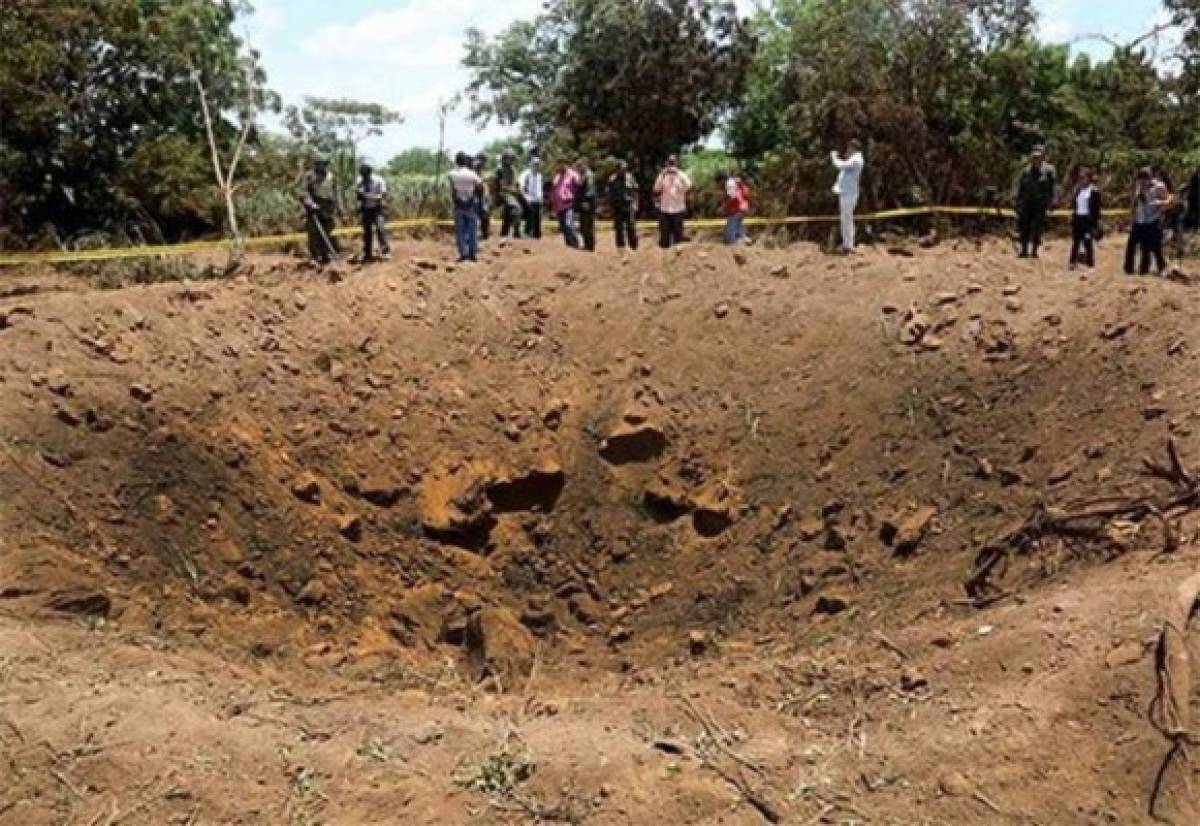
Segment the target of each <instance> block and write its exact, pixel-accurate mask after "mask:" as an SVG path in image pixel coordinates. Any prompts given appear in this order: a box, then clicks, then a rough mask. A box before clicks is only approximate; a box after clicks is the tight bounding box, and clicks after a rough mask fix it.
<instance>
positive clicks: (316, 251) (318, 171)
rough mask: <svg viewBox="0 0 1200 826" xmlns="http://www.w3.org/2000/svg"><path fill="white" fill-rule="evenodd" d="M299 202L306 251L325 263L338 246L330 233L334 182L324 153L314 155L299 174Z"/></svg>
mask: <svg viewBox="0 0 1200 826" xmlns="http://www.w3.org/2000/svg"><path fill="white" fill-rule="evenodd" d="M300 203H301V204H302V205H303V206H304V215H305V228H306V229H307V231H308V254H309V255H310V256H312V259H313V260H314V261H316V262H317V263H319V264H328V263H329V262H330V261H332V260H333V259H334V258H336V257H337V255H338V254H339V253H340V252H341V250H340V248H339V247H338V242H337V238H335V237H334V235H333V230H334V228H335V226H336V218H335V216H336V215H337V213H338V211H339V210H338V191H337V182H336V181H335V180H334V178H333V174H332V173H330V171H329V158H328V157H326V156H325V155H317V156H316V157H315V158H313V161H312V168H311V169H309V170H308V171H307V172H305V173H304V175H303V176H302V177H301V178H300Z"/></svg>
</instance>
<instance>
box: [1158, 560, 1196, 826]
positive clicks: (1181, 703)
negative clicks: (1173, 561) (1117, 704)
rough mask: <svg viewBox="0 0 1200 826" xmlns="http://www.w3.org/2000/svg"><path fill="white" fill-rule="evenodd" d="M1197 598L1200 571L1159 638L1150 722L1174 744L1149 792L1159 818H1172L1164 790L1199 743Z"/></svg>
mask: <svg viewBox="0 0 1200 826" xmlns="http://www.w3.org/2000/svg"><path fill="white" fill-rule="evenodd" d="M1197 599H1200V574H1193V575H1192V576H1190V577H1188V579H1186V580H1184V582H1183V583H1182V584H1181V585H1180V586H1179V588H1178V589H1177V590H1176V592H1175V599H1174V601H1173V602H1172V603H1171V604H1170V605H1169V606H1168V607H1167V616H1166V618H1165V619H1164V621H1163V629H1162V633H1161V634H1160V636H1159V640H1158V656H1157V673H1158V691H1157V692H1156V693H1155V696H1154V700H1153V701H1151V703H1150V711H1149V716H1150V723H1151V725H1153V726H1154V727H1155V728H1156V729H1158V731H1159V732H1160V733H1161V734H1162V735H1163V737H1165V738H1167V740H1169V741H1170V743H1171V747H1170V749H1168V751H1167V753H1166V756H1164V757H1163V762H1162V764H1161V765H1160V766H1159V769H1158V773H1157V774H1156V776H1155V778H1154V787H1153V789H1152V790H1151V794H1150V815H1151V817H1154V818H1156V819H1170V818H1168V817H1166V816H1165V815H1164V814H1163V813H1162V812H1161V810H1160V805H1161V803H1162V796H1163V791H1164V790H1165V789H1166V787H1167V781H1168V778H1169V776H1170V774H1171V770H1172V769H1173V768H1174V767H1175V766H1176V765H1177V764H1179V763H1186V762H1187V760H1188V756H1189V748H1190V747H1191V746H1193V745H1195V744H1196V743H1197V742H1198V740H1197V736H1196V734H1195V733H1193V732H1192V717H1191V694H1192V666H1191V661H1190V657H1189V654H1188V648H1187V627H1188V622H1189V621H1190V620H1191V617H1192V613H1193V612H1194V611H1195V608H1196V601H1197ZM1189 771H1190V770H1188V769H1184V773H1183V777H1182V782H1183V783H1184V784H1185V788H1187V789H1188V791H1189V792H1190V784H1189V783H1188V773H1189ZM1189 797H1190V795H1189Z"/></svg>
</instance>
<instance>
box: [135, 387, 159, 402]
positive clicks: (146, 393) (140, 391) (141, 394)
mask: <svg viewBox="0 0 1200 826" xmlns="http://www.w3.org/2000/svg"><path fill="white" fill-rule="evenodd" d="M129 395H130V396H132V397H133V398H134V399H136V400H137V401H139V402H142V403H145V402H148V401H150V400H151V399H153V398H154V390H153V389H152V388H151V387H150V386H149V385H146V384H131V385H129Z"/></svg>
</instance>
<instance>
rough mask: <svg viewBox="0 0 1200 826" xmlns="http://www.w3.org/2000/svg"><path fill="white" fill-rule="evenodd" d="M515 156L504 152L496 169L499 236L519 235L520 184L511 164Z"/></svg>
mask: <svg viewBox="0 0 1200 826" xmlns="http://www.w3.org/2000/svg"><path fill="white" fill-rule="evenodd" d="M516 160H517V158H516V156H515V155H513V153H511V152H505V153H504V154H503V155H502V156H501V157H500V168H499V169H497V170H496V201H497V202H498V203H499V204H500V237H501V238H508V237H512V238H520V237H521V216H522V213H523V212H524V210H523V209H522V208H521V186H520V184H519V182H518V181H517V170H516V167H515V166H514V165H513V164H515V163H516Z"/></svg>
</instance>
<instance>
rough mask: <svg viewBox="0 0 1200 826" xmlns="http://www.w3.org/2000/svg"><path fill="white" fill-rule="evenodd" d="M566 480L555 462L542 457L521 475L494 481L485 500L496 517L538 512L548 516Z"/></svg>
mask: <svg viewBox="0 0 1200 826" xmlns="http://www.w3.org/2000/svg"><path fill="white" fill-rule="evenodd" d="M566 483H567V476H566V474H565V473H564V472H563V469H562V465H560V464H559V463H558V460H557V459H555V458H553V457H549V456H544V457H542V458H541V459H540V460H539V461H538V462H537V464H536V465H535V466H534V467H532V468H529V469H528V470H526V471H525V472H523V473H516V474H511V475H506V476H502V477H500V478H497V479H494V480H492V481H491V482H489V483H488V485H487V489H486V492H487V497H488V499H489V500H490V501H491V503H492V507H493V508H494V509H495V511H496V512H497V513H518V512H522V511H540V512H542V513H549V512H550V511H552V510H554V506H555V505H556V504H557V503H558V497H559V496H560V495H562V492H563V488H564V487H565V486H566Z"/></svg>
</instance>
